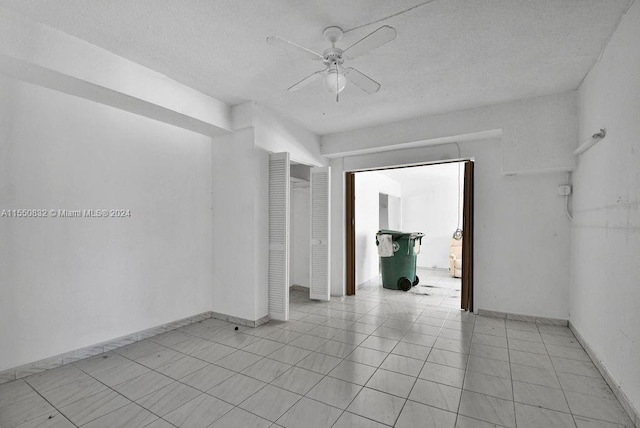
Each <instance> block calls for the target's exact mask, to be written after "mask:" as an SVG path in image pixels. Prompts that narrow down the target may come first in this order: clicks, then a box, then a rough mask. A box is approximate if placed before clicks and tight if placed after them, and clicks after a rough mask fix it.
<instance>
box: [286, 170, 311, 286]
mask: <svg viewBox="0 0 640 428" xmlns="http://www.w3.org/2000/svg"><path fill="white" fill-rule="evenodd" d="M310 194H311V193H310V188H309V185H308V182H307V183H306V185H304V186H303V185H301V184H300V183H299V182H298V183H297V184H296V185H294V186H292V187H291V235H290V236H291V239H290V242H291V247H290V255H291V257H290V264H289V266H290V270H291V276H290V278H289V280H290V282H291V284H292V285H293V284H296V285H302V286H303V287H309V284H310V280H311V273H310V270H309V269H310V266H311V258H310V254H309V253H310V248H311V212H310V208H311V201H310V199H309V197H310Z"/></svg>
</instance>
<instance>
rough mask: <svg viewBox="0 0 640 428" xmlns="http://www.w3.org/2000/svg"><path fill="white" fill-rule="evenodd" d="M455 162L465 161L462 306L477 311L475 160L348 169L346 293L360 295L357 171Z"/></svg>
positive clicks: (346, 193)
mask: <svg viewBox="0 0 640 428" xmlns="http://www.w3.org/2000/svg"><path fill="white" fill-rule="evenodd" d="M453 162H464V167H465V168H464V196H463V220H462V225H463V226H462V281H461V283H462V290H461V298H460V307H461V309H464V310H467V311H473V235H474V234H473V213H474V210H473V194H474V179H473V170H474V162H473V161H472V160H460V161H457V160H455V161H445V162H431V163H425V164H419V165H408V166H398V167H389V168H372V169H366V170H358V171H346V172H345V211H346V212H345V221H346V225H345V226H346V239H345V240H346V260H345V267H346V294H347V296H352V295H355V294H356V228H355V220H356V219H355V215H356V213H355V174H356V173H357V172H366V171H381V170H389V169H399V168H413V167H418V166H429V165H439V164H445V163H453Z"/></svg>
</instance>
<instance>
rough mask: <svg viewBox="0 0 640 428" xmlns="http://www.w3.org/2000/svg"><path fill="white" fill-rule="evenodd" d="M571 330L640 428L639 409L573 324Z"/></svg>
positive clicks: (570, 325) (635, 424) (630, 417)
mask: <svg viewBox="0 0 640 428" xmlns="http://www.w3.org/2000/svg"><path fill="white" fill-rule="evenodd" d="M569 328H570V329H571V331H572V332H573V334H574V335H575V336H576V339H578V342H580V344H581V345H582V347H583V348H584V350H585V351H586V352H587V354H589V358H591V361H592V362H593V364H594V365H595V366H596V368H597V369H598V371H599V372H600V374H601V375H602V377H603V378H604V380H605V382H607V385H609V388H611V390H612V391H613V393H614V394H615V395H616V397H617V398H618V401H619V402H620V404H622V407H623V408H624V410H625V411H626V412H627V415H628V416H629V419H631V422H633V425H634V426H635V427H636V428H637V427H639V426H640V412H639V411H638V409H636V408H635V407H634V406H633V404H632V403H631V401H629V398H628V397H627V394H625V393H624V391H623V390H622V388H620V385H619V384H618V382H616V380H615V379H614V378H613V376H611V373H609V370H608V369H607V368H606V367H605V365H604V364H603V363H602V360H601V359H600V358H599V357H598V355H597V354H596V353H595V351H594V350H593V348H592V347H591V346H590V345H589V344H588V343H587V342H586V341H585V340H584V337H583V336H582V335H581V334H580V332H579V331H578V330H577V329H576V327H575V326H574V325H573V324H571V322H569Z"/></svg>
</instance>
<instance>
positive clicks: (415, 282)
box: [411, 275, 420, 287]
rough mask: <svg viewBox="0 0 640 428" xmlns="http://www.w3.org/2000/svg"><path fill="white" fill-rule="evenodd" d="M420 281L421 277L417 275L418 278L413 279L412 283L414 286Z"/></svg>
mask: <svg viewBox="0 0 640 428" xmlns="http://www.w3.org/2000/svg"><path fill="white" fill-rule="evenodd" d="M419 282H420V278H418V275H416V279H415V280H414V281H413V284H411V285H412V286H414V287H415V286H416V285H418V283H419Z"/></svg>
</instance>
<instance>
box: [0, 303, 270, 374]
mask: <svg viewBox="0 0 640 428" xmlns="http://www.w3.org/2000/svg"><path fill="white" fill-rule="evenodd" d="M208 318H216V319H219V320H223V321H228V322H230V323H233V324H239V325H244V326H249V327H257V326H259V325H262V324H264V323H266V322H269V316H264V317H262V318H260V319H258V320H255V321H251V320H246V319H244V318H238V317H232V316H230V315H225V314H219V313H217V312H203V313H201V314H198V315H194V316H191V317H187V318H183V319H181V320H177V321H173V322H170V323H167V324H162V325H159V326H156V327H152V328H149V329H146V330H142V331H138V332H136V333H132V334H128V335H126V336H122V337H119V338H117V339H113V340H109V341H107V342H102V343H98V344H95V345H91V346H86V347H84V348H80V349H75V350H73V351H69V352H65V353H64V354H60V355H56V356H54V357H49V358H45V359H43V360H39V361H34V362H32V363H29V364H24V365H22V366H19V367H14V368H11V369H7V370H3V371H1V372H0V385H1V384H3V383H6V382H11V381H13V380H17V379H22V378H24V377H27V376H30V375H32V374H35V373H40V372H43V371H45V370H49V369H53V368H56V367H60V366H63V365H65V364H69V363H72V362H74V361H78V360H82V359H84V358H88V357H92V356H94V355H98V354H102V353H103V352H108V351H112V350H114V349H116V348H120V347H122V346H126V345H130V344H132V343H134V342H138V341H140V340H144V339H148V338H150V337H153V336H157V335H159V334H162V333H166V332H168V331H171V330H175V329H177V328H180V327H184V326H186V325H189V324H193V323H196V322H199V321H203V320H205V319H208Z"/></svg>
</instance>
